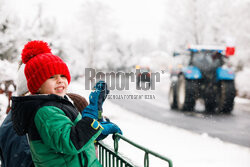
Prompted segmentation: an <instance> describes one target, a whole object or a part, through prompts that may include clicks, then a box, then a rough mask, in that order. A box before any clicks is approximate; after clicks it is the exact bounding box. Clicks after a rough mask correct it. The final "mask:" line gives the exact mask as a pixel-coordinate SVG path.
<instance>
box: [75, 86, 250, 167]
mask: <svg viewBox="0 0 250 167" xmlns="http://www.w3.org/2000/svg"><path fill="white" fill-rule="evenodd" d="M70 92H75V93H79V94H81V95H83V96H84V97H85V98H86V99H88V95H89V93H90V91H84V85H83V83H82V82H79V83H71V87H70ZM128 105H129V104H128ZM103 108H104V115H105V116H107V117H109V118H110V119H111V121H112V122H114V123H116V124H117V125H119V127H120V128H121V129H122V131H123V134H124V136H125V137H127V138H129V139H131V140H132V141H134V142H136V143H138V144H140V145H142V146H144V147H146V148H149V149H151V150H153V151H155V152H157V153H160V154H161V155H164V156H166V157H168V158H170V159H171V160H172V161H173V164H174V166H175V167H184V166H185V167H222V166H223V167H235V166H240V167H249V166H250V148H247V147H242V146H238V145H235V144H231V143H227V142H223V141H221V140H219V139H218V138H212V137H210V136H208V135H207V134H202V135H200V134H195V133H192V132H189V131H187V130H183V129H180V128H176V127H172V126H168V125H165V124H162V123H159V122H155V121H152V120H150V119H147V118H144V117H141V116H139V115H137V114H134V113H132V112H130V111H127V110H125V109H122V108H121V107H119V106H118V105H116V104H114V103H112V102H111V101H109V100H108V99H107V100H106V101H105V103H104V106H103ZM104 141H105V143H107V144H108V145H110V146H111V147H113V142H112V138H111V137H109V138H107V139H105V140H104ZM120 142H121V143H120V146H119V151H120V152H121V153H122V154H124V155H125V156H127V157H129V158H130V159H132V160H133V161H134V162H136V164H138V165H139V166H143V153H142V152H140V151H136V150H134V149H132V147H130V146H128V145H126V144H125V143H124V142H123V141H120ZM151 161H152V162H151ZM151 163H153V164H151ZM163 164H164V163H163V162H162V161H161V160H157V159H153V158H152V157H150V166H155V167H160V166H166V165H163Z"/></svg>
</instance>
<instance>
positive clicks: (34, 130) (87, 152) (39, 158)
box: [12, 95, 102, 167]
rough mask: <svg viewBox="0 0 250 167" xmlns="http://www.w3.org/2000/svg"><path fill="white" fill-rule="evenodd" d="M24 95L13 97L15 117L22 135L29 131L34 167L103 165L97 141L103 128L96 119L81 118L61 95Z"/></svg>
mask: <svg viewBox="0 0 250 167" xmlns="http://www.w3.org/2000/svg"><path fill="white" fill-rule="evenodd" d="M25 97H28V98H26V99H25ZM25 97H14V98H12V101H13V104H12V107H13V111H14V112H13V116H12V119H13V123H14V129H15V130H16V131H17V132H18V133H19V134H20V133H25V132H27V133H28V136H29V142H30V149H31V155H32V159H33V162H34V164H35V166H37V167H57V166H58V167H85V166H88V167H99V166H101V164H100V163H99V161H98V160H97V158H96V154H95V147H94V140H95V139H96V138H97V137H98V136H99V134H100V133H101V131H102V128H101V126H99V123H98V122H97V121H96V120H93V119H91V118H88V117H86V118H82V116H81V114H79V113H78V111H77V110H76V109H75V108H74V106H73V105H72V104H71V102H69V101H68V100H67V99H65V98H61V97H60V96H56V95H43V96H41V95H36V96H34V95H33V96H25ZM32 97H33V98H32ZM41 97H42V98H41ZM37 99H39V100H38V101H39V102H37ZM32 102H33V103H35V104H32ZM37 106H39V107H37ZM31 108H33V112H32V111H31ZM25 109H27V110H25ZM31 115H32V116H31ZM26 121H28V122H29V123H27V122H26ZM18 126H21V127H22V128H20V127H18Z"/></svg>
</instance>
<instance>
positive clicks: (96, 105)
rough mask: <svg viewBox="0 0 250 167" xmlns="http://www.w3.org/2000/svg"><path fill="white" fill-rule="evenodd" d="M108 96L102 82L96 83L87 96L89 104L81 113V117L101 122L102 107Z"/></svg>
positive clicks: (107, 91)
mask: <svg viewBox="0 0 250 167" xmlns="http://www.w3.org/2000/svg"><path fill="white" fill-rule="evenodd" d="M108 94H109V90H108V88H107V84H106V83H105V82H104V81H99V82H97V83H96V85H95V87H94V90H93V91H92V92H91V93H90V95H89V103H90V104H89V105H88V106H87V107H86V108H85V109H84V110H83V111H82V116H83V117H90V118H93V119H96V120H102V111H103V109H102V105H103V102H104V101H105V99H106V97H107V95H108Z"/></svg>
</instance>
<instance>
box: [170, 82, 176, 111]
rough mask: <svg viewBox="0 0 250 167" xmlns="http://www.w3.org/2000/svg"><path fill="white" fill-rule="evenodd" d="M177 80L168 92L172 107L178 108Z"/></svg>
mask: <svg viewBox="0 0 250 167" xmlns="http://www.w3.org/2000/svg"><path fill="white" fill-rule="evenodd" d="M176 89H177V82H172V83H171V86H170V89H169V92H168V101H169V105H170V107H171V109H177V92H176V91H177V90H176Z"/></svg>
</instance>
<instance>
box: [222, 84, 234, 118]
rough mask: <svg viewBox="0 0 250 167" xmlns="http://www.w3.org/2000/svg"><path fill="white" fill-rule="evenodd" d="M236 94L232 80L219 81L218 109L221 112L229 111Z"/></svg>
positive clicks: (231, 108)
mask: <svg viewBox="0 0 250 167" xmlns="http://www.w3.org/2000/svg"><path fill="white" fill-rule="evenodd" d="M235 95H236V90H235V85H234V81H221V84H220V93H219V98H218V110H219V112H221V113H227V114H229V113H231V111H232V110H233V106H234V98H235Z"/></svg>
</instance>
